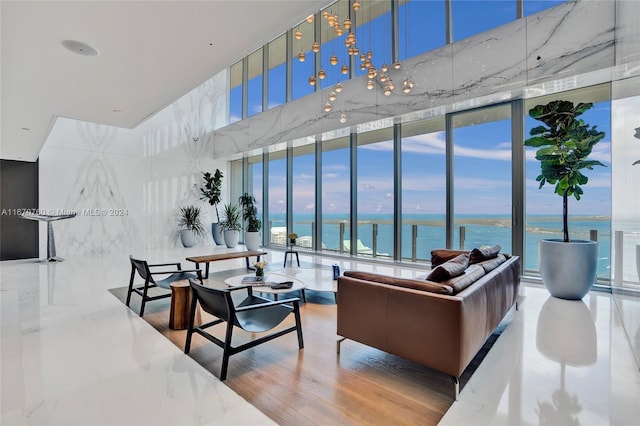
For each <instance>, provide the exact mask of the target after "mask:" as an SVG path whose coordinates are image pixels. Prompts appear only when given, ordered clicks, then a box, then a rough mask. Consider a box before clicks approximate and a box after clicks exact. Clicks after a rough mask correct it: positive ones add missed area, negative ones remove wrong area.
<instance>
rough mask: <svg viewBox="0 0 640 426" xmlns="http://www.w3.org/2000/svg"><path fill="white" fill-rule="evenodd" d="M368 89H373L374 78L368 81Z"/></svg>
mask: <svg viewBox="0 0 640 426" xmlns="http://www.w3.org/2000/svg"><path fill="white" fill-rule="evenodd" d="M367 89H369V90H371V89H373V80H369V81H367Z"/></svg>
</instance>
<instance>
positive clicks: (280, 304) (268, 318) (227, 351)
mask: <svg viewBox="0 0 640 426" xmlns="http://www.w3.org/2000/svg"><path fill="white" fill-rule="evenodd" d="M200 282H202V280H200ZM189 283H190V284H191V291H192V292H193V295H194V297H193V298H192V301H191V315H190V318H189V328H188V331H187V341H186V343H185V347H184V353H185V354H188V353H189V351H190V349H191V337H192V335H193V333H198V334H200V335H201V336H203V337H204V338H206V339H207V340H209V341H211V342H213V343H215V344H216V345H218V346H220V347H221V348H222V349H223V353H222V369H221V371H220V380H225V379H226V378H227V367H228V365H229V357H230V356H231V355H235V354H237V353H239V352H242V351H244V350H245V349H249V348H252V347H254V346H257V345H259V344H261V343H264V342H268V341H269V340H272V339H275V338H276V337H280V336H283V335H285V334H287V333H290V332H292V331H297V333H298V348H299V349H302V348H303V347H304V343H303V341H302V323H301V322H300V307H299V301H300V298H298V297H293V298H290V299H283V300H277V301H272V300H269V299H265V298H263V297H259V296H254V295H253V291H252V288H251V286H240V287H230V288H225V289H216V288H211V287H205V286H203V285H201V284H198V283H197V282H196V281H195V280H193V279H190V280H189ZM232 292H245V293H246V297H245V298H244V299H243V300H242V301H241V302H240V303H237V304H236V303H235V302H234V298H233V297H232ZM240 296H242V295H240ZM236 300H239V299H236ZM198 302H199V303H200V306H201V308H202V309H203V310H204V311H205V312H207V313H209V314H211V315H213V316H215V317H216V318H217V319H216V320H214V321H211V322H208V323H206V324H202V325H200V326H197V327H194V317H195V313H196V307H197V304H198ZM291 313H293V314H294V316H295V321H296V324H295V325H294V326H292V327H289V328H286V329H283V330H280V331H277V332H274V333H271V334H268V335H266V336H263V337H260V338H257V339H254V340H252V341H250V342H247V343H245V344H242V345H240V346H236V347H234V346H232V345H231V338H232V335H233V327H234V326H235V327H240V328H241V329H243V330H245V331H248V332H250V333H263V332H266V331H269V330H272V329H273V328H275V327H276V326H278V325H279V324H280V323H281V322H283V321H284V320H285V319H286V318H287V317H288V316H289V314H291ZM223 322H226V323H227V327H226V333H225V340H224V341H222V340H220V339H218V338H217V337H215V336H213V335H211V334H209V333H208V332H206V331H205V329H207V328H209V327H211V326H214V325H216V324H220V323H223Z"/></svg>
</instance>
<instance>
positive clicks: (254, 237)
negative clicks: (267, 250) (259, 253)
mask: <svg viewBox="0 0 640 426" xmlns="http://www.w3.org/2000/svg"><path fill="white" fill-rule="evenodd" d="M244 245H245V246H247V250H258V248H259V247H260V233H259V232H253V231H252V232H249V231H247V232H245V233H244Z"/></svg>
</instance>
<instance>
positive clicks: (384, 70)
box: [380, 64, 389, 72]
mask: <svg viewBox="0 0 640 426" xmlns="http://www.w3.org/2000/svg"><path fill="white" fill-rule="evenodd" d="M380 71H382V72H388V71H389V66H388V65H387V64H382V68H380Z"/></svg>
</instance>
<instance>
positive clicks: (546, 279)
mask: <svg viewBox="0 0 640 426" xmlns="http://www.w3.org/2000/svg"><path fill="white" fill-rule="evenodd" d="M538 259H539V261H540V275H542V281H543V283H544V286H545V287H546V288H547V290H548V291H549V293H551V295H552V296H554V297H559V298H560V299H569V300H580V299H582V298H583V297H584V296H585V295H586V294H587V293H588V292H589V290H590V289H591V286H593V283H594V282H595V280H596V270H597V267H598V243H597V242H595V241H585V240H572V241H570V242H568V243H565V242H564V241H563V240H559V239H558V240H540V241H539V243H538Z"/></svg>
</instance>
